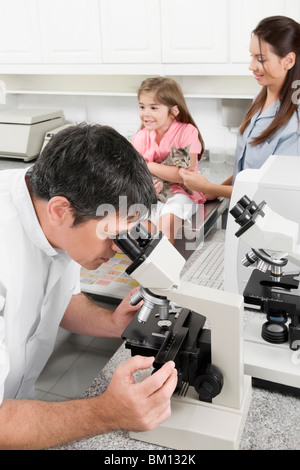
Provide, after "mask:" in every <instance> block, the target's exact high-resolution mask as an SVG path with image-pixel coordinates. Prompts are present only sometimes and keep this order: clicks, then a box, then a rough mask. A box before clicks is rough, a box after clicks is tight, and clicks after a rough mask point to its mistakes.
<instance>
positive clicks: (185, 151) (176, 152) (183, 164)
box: [153, 145, 193, 202]
mask: <svg viewBox="0 0 300 470" xmlns="http://www.w3.org/2000/svg"><path fill="white" fill-rule="evenodd" d="M190 147H191V146H190V145H188V146H187V147H185V148H179V149H177V148H175V147H173V146H172V147H171V151H170V154H169V155H168V156H167V158H166V159H165V160H164V161H163V162H161V165H169V166H178V167H180V168H189V167H190V165H191V155H190ZM153 179H156V180H158V181H162V183H163V188H162V190H161V192H160V193H159V194H158V195H157V198H158V200H159V201H161V202H166V200H167V197H168V196H169V195H170V194H172V189H171V186H170V184H172V183H169V182H168V181H164V180H162V179H160V178H157V177H156V176H155V177H154V178H153ZM178 184H179V183H178ZM180 186H182V188H183V189H184V190H185V191H186V192H187V193H188V194H193V191H190V190H189V189H188V188H187V187H186V186H184V185H183V184H180Z"/></svg>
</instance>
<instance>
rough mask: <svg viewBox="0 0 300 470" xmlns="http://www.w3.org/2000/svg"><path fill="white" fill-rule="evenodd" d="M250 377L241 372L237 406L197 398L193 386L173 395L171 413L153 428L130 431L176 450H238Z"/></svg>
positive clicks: (146, 439)
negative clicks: (202, 400)
mask: <svg viewBox="0 0 300 470" xmlns="http://www.w3.org/2000/svg"><path fill="white" fill-rule="evenodd" d="M251 391H252V387H251V377H247V376H244V394H243V400H242V404H241V407H240V408H239V409H235V408H229V407H226V406H220V405H214V404H213V403H204V402H201V401H199V399H198V396H197V394H196V392H195V389H194V388H193V387H189V390H188V392H187V394H186V396H185V397H181V396H175V395H174V396H173V397H172V400H171V408H172V415H171V416H170V418H169V419H168V420H167V421H165V422H164V423H162V424H161V425H160V426H158V427H157V428H156V429H154V430H152V431H146V432H139V433H137V432H131V433H130V437H131V438H132V439H137V440H138V441H143V442H148V443H151V444H156V445H158V446H163V447H167V448H170V449H178V450H238V448H239V443H240V440H241V437H242V433H243V429H244V425H245V421H246V418H247V414H248V410H249V406H250V402H251Z"/></svg>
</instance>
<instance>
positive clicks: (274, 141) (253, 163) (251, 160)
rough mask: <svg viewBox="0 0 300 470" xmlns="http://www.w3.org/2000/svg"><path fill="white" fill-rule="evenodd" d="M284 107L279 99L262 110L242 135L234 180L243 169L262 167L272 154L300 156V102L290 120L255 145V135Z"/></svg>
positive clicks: (239, 141)
mask: <svg viewBox="0 0 300 470" xmlns="http://www.w3.org/2000/svg"><path fill="white" fill-rule="evenodd" d="M279 108H280V101H276V102H275V103H273V104H272V105H271V106H269V107H268V108H267V109H265V110H264V112H263V113H260V111H258V112H257V113H256V114H255V115H254V116H253V117H252V119H251V122H250V124H249V125H248V127H247V128H246V130H245V132H244V133H243V135H240V134H239V135H238V139H237V151H236V160H235V167H234V180H235V177H236V175H237V173H239V172H240V171H242V170H246V169H248V168H252V169H259V168H260V167H261V166H262V165H263V164H264V163H265V161H266V160H267V159H268V158H269V156H270V155H288V156H300V124H299V123H300V105H299V106H298V109H297V111H295V113H294V114H293V116H292V117H291V119H290V120H289V122H288V123H287V124H286V125H285V126H283V127H281V128H280V129H279V130H278V131H277V132H276V133H275V134H273V135H272V136H271V137H270V138H269V139H267V140H266V141H265V142H263V143H262V144H260V145H256V146H253V145H251V142H252V140H253V139H254V138H255V137H258V136H259V135H261V133H262V132H263V131H264V130H265V129H267V128H268V127H269V125H270V124H271V122H272V121H273V119H274V117H275V116H276V114H277V112H278V110H279Z"/></svg>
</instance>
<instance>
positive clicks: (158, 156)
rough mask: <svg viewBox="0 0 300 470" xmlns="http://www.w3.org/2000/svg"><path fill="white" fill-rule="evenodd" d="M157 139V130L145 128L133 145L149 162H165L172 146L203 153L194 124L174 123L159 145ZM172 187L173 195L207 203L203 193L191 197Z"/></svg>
mask: <svg viewBox="0 0 300 470" xmlns="http://www.w3.org/2000/svg"><path fill="white" fill-rule="evenodd" d="M155 138H156V131H155V130H153V131H149V130H148V129H145V128H144V129H141V130H140V131H138V132H137V134H136V135H135V136H134V137H133V139H132V145H133V146H134V147H135V148H136V149H137V151H138V152H139V153H140V154H141V155H143V157H144V158H145V160H146V161H147V162H156V163H161V162H163V161H164V160H165V159H166V158H167V156H168V155H169V153H170V150H171V147H172V145H173V146H174V147H176V148H184V147H187V146H188V145H191V147H190V153H196V154H199V153H200V152H201V142H200V141H199V138H198V130H197V129H196V127H195V126H193V125H192V124H184V123H182V122H178V121H173V122H172V124H171V126H170V127H169V129H168V130H167V132H166V133H165V135H164V136H163V138H162V140H161V142H160V144H157V142H156V141H155ZM194 171H195V172H197V171H198V161H197V162H196V164H195V168H194ZM171 187H172V191H173V194H178V193H181V194H186V195H188V196H189V197H190V199H192V200H193V201H198V202H199V203H200V204H202V203H203V202H205V201H206V199H205V197H204V195H203V194H202V193H198V192H196V191H193V195H192V196H191V195H189V194H187V193H186V191H184V189H183V188H182V187H181V186H180V185H178V184H172V185H171Z"/></svg>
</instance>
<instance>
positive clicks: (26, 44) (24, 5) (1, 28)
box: [0, 0, 42, 64]
mask: <svg viewBox="0 0 300 470" xmlns="http://www.w3.org/2000/svg"><path fill="white" fill-rule="evenodd" d="M38 24H39V18H38V8H37V0H27V1H26V2H25V1H24V0H0V63H2V64H3V63H5V64H26V63H40V62H41V60H42V54H41V48H40V36H39V28H38Z"/></svg>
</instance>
